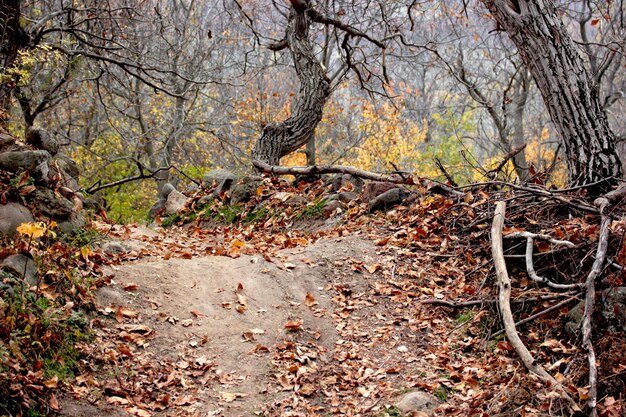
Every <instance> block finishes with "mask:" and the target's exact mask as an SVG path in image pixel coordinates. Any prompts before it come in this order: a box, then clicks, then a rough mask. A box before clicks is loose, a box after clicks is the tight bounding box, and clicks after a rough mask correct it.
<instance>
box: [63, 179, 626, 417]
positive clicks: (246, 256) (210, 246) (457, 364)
mask: <svg viewBox="0 0 626 417" xmlns="http://www.w3.org/2000/svg"><path fill="white" fill-rule="evenodd" d="M271 190H272V187H264V188H263V189H262V190H261V194H260V195H257V197H258V198H262V197H267V195H269V193H271V192H272V191H271ZM277 192H278V191H277ZM315 192H316V191H312V193H315ZM466 200H467V201H465V202H464V203H465V204H456V203H454V202H453V201H452V200H450V199H447V198H445V197H442V196H429V195H424V196H423V197H422V198H420V200H419V201H418V203H417V204H415V205H414V206H412V207H397V208H396V209H394V210H391V211H389V212H387V213H383V214H379V215H371V214H368V213H366V211H365V210H364V208H363V206H362V205H360V206H359V205H358V203H357V204H356V205H353V206H352V207H349V208H348V210H347V211H346V214H345V218H344V219H343V221H342V222H336V223H334V224H333V225H332V227H327V226H326V224H327V223H324V224H319V223H318V224H317V225H316V226H313V227H311V226H305V227H304V228H302V229H298V227H286V226H289V224H290V222H291V221H292V220H291V218H293V217H294V214H293V213H288V216H286V217H282V218H281V219H280V220H275V219H274V220H271V221H267V222H265V223H263V224H254V225H250V224H243V223H241V224H237V225H229V226H224V225H221V226H220V225H217V226H214V227H211V228H206V227H203V225H202V224H201V223H192V224H190V225H187V226H184V227H177V226H175V227H173V228H170V229H167V230H166V229H162V228H157V229H154V230H153V229H147V228H145V227H142V226H135V225H128V226H123V227H118V226H113V227H111V226H110V225H106V226H105V225H100V226H98V225H96V227H101V228H104V227H107V228H108V229H110V230H111V235H112V236H114V237H115V236H119V237H120V238H125V239H127V240H128V241H129V247H128V250H127V251H125V252H124V253H121V254H113V255H112V256H110V258H109V259H108V260H107V262H106V263H108V264H109V267H110V268H111V272H110V275H112V276H113V278H112V279H111V281H110V284H111V285H110V286H108V287H106V290H107V291H105V292H104V295H99V296H98V303H99V305H100V309H99V311H100V312H102V315H101V316H100V317H97V318H94V319H93V321H92V325H93V326H94V327H95V328H96V329H97V330H98V342H97V343H96V344H95V347H91V348H90V349H91V351H90V355H91V359H90V362H89V364H86V369H87V372H86V373H85V376H82V377H81V378H82V379H81V383H78V379H77V382H76V384H73V385H72V386H71V388H70V392H71V393H72V394H73V395H74V396H75V398H82V399H87V400H88V401H89V402H90V403H91V404H92V405H93V407H94V410H96V411H97V410H98V407H100V406H101V405H102V404H103V403H109V404H113V405H115V406H119V407H122V408H123V409H124V410H125V411H126V412H128V413H130V414H132V415H154V416H160V415H164V416H165V415H168V416H170V415H171V416H178V415H181V416H182V415H192V416H195V415H197V416H201V415H216V416H217V415H220V416H221V415H223V416H234V415H251V414H254V413H257V414H258V415H268V416H269V415H271V416H309V415H311V416H314V415H347V416H359V415H363V416H366V415H372V416H378V415H385V413H387V412H389V413H391V412H392V410H393V409H392V408H389V407H390V406H392V405H393V404H395V403H396V401H397V399H398V398H399V396H401V394H402V393H404V392H407V391H409V390H413V389H419V390H424V391H427V392H430V393H432V394H434V395H436V396H437V397H438V398H439V399H440V400H441V403H440V405H439V406H438V408H437V409H436V410H435V413H436V414H435V415H464V416H466V415H467V416H471V415H477V416H483V415H495V414H501V415H507V413H508V415H514V414H516V415H529V416H530V415H542V413H543V414H545V413H556V412H558V411H556V410H555V407H559V405H558V404H559V403H558V401H555V398H554V397H553V396H552V395H551V393H550V391H549V390H546V389H542V387H541V385H540V384H538V383H537V381H536V380H534V379H533V377H532V375H528V374H527V373H526V371H525V369H524V368H523V366H521V364H520V362H519V360H518V358H517V357H516V355H515V352H514V351H513V349H512V348H511V346H510V345H509V344H508V342H507V341H506V339H502V338H498V337H495V338H493V337H491V334H492V330H491V329H497V328H498V324H497V313H496V311H494V310H493V308H492V307H493V303H491V302H490V301H489V300H492V299H493V298H494V292H493V289H492V286H491V285H490V284H488V281H489V279H490V276H491V273H492V271H491V259H490V258H489V255H488V250H489V244H488V241H487V239H486V235H487V233H488V223H487V219H488V217H484V216H488V210H486V206H487V205H488V204H489V202H490V197H489V196H488V195H486V194H485V193H483V192H479V193H476V195H475V196H469V197H468V198H466ZM269 201H271V203H270V204H274V205H278V204H279V203H280V202H281V200H280V199H278V198H276V199H274V200H271V199H270V200H269ZM533 215H534V213H533V212H532V211H529V210H526V211H525V212H522V211H519V212H518V217H519V216H521V217H522V218H524V219H530V220H532V218H531V217H532V216H533ZM289 216H292V217H289ZM481 216H483V217H481ZM530 220H529V221H528V222H527V223H529V224H534V225H536V228H539V227H543V228H545V227H546V225H543V224H539V223H538V222H537V221H536V220H533V221H530ZM533 222H534V223H533ZM547 227H548V228H549V229H550V231H551V232H552V234H553V235H554V236H556V237H558V238H560V239H561V238H563V239H569V240H571V241H573V242H574V243H576V244H578V245H579V246H578V248H580V247H581V246H582V245H583V243H584V242H586V241H593V239H594V238H595V237H596V235H594V233H595V234H597V228H595V227H594V226H593V222H592V221H591V220H589V219H587V220H580V218H576V219H574V220H572V221H565V220H563V221H559V222H558V223H556V224H554V225H548V226H547ZM613 228H614V229H616V230H623V229H624V224H623V220H622V221H621V223H620V222H615V224H614V225H613ZM620 228H621V229H620ZM129 237H130V239H129ZM183 242H184V243H183ZM543 246H545V245H543ZM543 246H541V245H540V246H539V250H540V252H542V253H551V251H552V250H553V248H550V247H547V246H546V247H543ZM623 252H624V251H623V250H622V252H621V253H622V254H623ZM107 256H108V255H107ZM620 256H622V255H620V254H618V256H617V259H621V258H619V257H620ZM98 257H100V259H101V258H102V257H104V255H103V254H102V253H99V251H95V252H94V253H92V254H89V259H94V258H96V259H98ZM622 258H623V257H622ZM543 267H544V268H547V266H546V265H543ZM611 279H614V280H619V279H620V278H619V277H616V276H613V277H612V278H611ZM518 282H519V284H520V285H519V287H517V288H516V293H515V296H516V297H522V298H529V297H533V296H537V295H540V294H544V292H542V291H540V290H539V289H538V288H536V287H535V286H533V285H532V284H529V283H528V281H527V280H525V277H524V275H523V274H521V275H520V279H519V281H518ZM229 288H230V290H228V289H229ZM468 299H472V300H474V299H482V300H485V301H484V304H483V307H480V306H476V307H470V308H465V309H463V310H458V311H457V310H454V311H452V312H451V311H450V310H447V309H444V308H440V307H435V306H433V304H434V303H432V301H433V300H451V301H455V300H456V301H458V300H461V301H463V300H468ZM537 307H542V305H541V303H539V304H538V305H537ZM529 310H530V309H527V311H529ZM459 311H461V312H462V313H463V314H462V315H464V316H466V317H463V318H462V317H461V315H459V316H458V317H457V313H458V312H459ZM566 312H567V311H566V310H564V311H560V312H557V314H556V316H552V317H551V318H550V317H548V318H545V319H543V321H542V322H540V324H539V328H536V327H533V328H532V330H531V331H529V332H528V333H527V343H528V344H529V346H530V348H531V350H532V351H533V352H534V354H535V355H536V358H537V359H538V360H539V361H541V362H542V363H544V364H547V367H548V368H549V369H551V370H552V371H553V372H555V374H556V375H557V377H558V378H559V380H560V381H561V382H562V383H563V384H564V385H565V386H567V387H569V389H570V391H571V392H572V393H575V394H576V396H577V398H578V399H579V400H580V401H584V400H585V398H586V397H585V396H586V392H585V389H584V384H581V379H577V378H579V377H580V375H582V374H584V366H583V365H581V352H580V348H579V347H577V346H576V345H575V344H572V343H570V342H568V341H567V340H564V339H563V338H561V337H560V333H558V332H557V333H553V337H547V336H546V335H545V327H546V326H548V327H549V326H554V325H555V323H558V322H559V320H560V317H563V315H564V314H565V313H566ZM525 314H528V313H525ZM179 317H180V318H179ZM542 323H543V324H542ZM128 326H132V327H128ZM535 329H536V330H537V331H535ZM607 362H609V363H611V364H612V365H611V367H612V368H611V372H615V373H616V374H615V375H619V374H622V375H623V373H624V368H623V364H620V363H619V362H615V361H614V359H613V358H610V357H607ZM96 364H98V366H94V365H96ZM96 368H97V369H113V370H114V371H113V372H112V373H113V374H114V375H116V376H115V378H110V377H109V378H107V377H106V373H103V372H101V371H98V370H97V369H96ZM572 369H573V370H574V372H572ZM560 371H564V372H565V371H567V372H566V373H567V374H566V373H562V372H560ZM109 373H110V371H109ZM86 381H92V382H90V383H87V382H86ZM68 403H71V401H69V402H68V399H67V398H65V399H64V401H62V404H61V407H67V405H68ZM622 406H623V398H620V397H619V396H615V395H607V396H606V397H605V398H603V400H602V403H601V404H600V411H601V414H600V415H603V416H612V415H618V414H616V411H615V410H620V409H621V407H622ZM70 410H71V407H70ZM386 410H387V411H386ZM389 410H391V411H389ZM96 411H94V414H93V415H97V414H95V413H96ZM62 413H63V411H62ZM66 415H70V414H66ZM387 415H393V414H387Z"/></svg>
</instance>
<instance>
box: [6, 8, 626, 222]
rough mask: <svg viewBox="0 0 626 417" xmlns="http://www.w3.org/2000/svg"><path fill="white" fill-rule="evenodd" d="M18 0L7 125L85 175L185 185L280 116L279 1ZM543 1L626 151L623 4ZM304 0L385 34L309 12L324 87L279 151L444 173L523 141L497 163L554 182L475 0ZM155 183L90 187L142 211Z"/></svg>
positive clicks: (512, 74) (226, 160)
mask: <svg viewBox="0 0 626 417" xmlns="http://www.w3.org/2000/svg"><path fill="white" fill-rule="evenodd" d="M9 3H12V2H9ZM17 3H20V6H21V17H20V24H21V26H22V27H24V28H27V29H28V33H29V34H30V35H29V36H31V37H30V39H29V42H30V44H31V45H35V46H33V47H29V48H24V49H20V50H19V52H17V58H16V59H15V60H14V62H13V64H12V65H11V66H9V67H5V68H4V69H3V70H2V74H1V75H0V77H3V80H4V81H5V85H8V84H11V85H10V88H12V89H13V92H14V94H13V96H14V98H13V99H12V100H11V101H10V103H9V105H8V106H5V107H6V108H7V109H8V111H6V112H5V114H4V115H3V119H4V120H5V126H6V129H7V130H8V131H9V132H10V133H12V134H14V135H16V136H18V137H20V136H24V132H25V129H27V128H28V126H32V125H34V126H38V127H42V128H44V129H46V130H47V131H49V132H50V133H51V134H53V135H54V136H55V137H56V138H57V140H60V141H61V142H62V143H63V144H64V145H66V147H67V149H69V153H70V155H71V156H72V157H73V158H74V159H75V160H76V161H77V162H78V164H79V166H80V172H81V185H82V186H83V187H85V188H86V189H92V190H93V189H95V187H98V186H99V185H101V184H107V183H110V182H114V181H117V180H121V179H124V178H127V177H132V176H134V175H137V174H138V172H139V171H140V169H141V170H142V169H143V168H144V167H145V168H146V170H148V171H152V172H154V171H157V170H158V169H159V168H163V167H175V168H172V169H170V170H169V172H166V171H162V172H159V173H157V174H156V177H157V178H156V179H157V183H159V182H160V183H163V182H164V181H166V180H169V181H174V182H183V184H182V185H177V186H179V187H182V189H184V187H185V185H184V183H185V182H188V180H187V179H186V177H189V178H195V179H198V178H200V177H201V176H202V174H203V173H205V172H207V171H209V170H211V169H214V168H219V167H224V168H229V169H234V170H238V171H240V172H246V171H249V170H250V166H251V160H250V156H249V155H250V152H251V150H252V147H253V146H254V143H255V141H256V139H257V138H258V137H259V135H260V133H261V131H262V129H263V127H264V126H265V125H266V124H268V123H269V122H272V121H277V120H282V119H284V118H286V117H288V116H289V115H290V112H291V105H292V103H293V100H294V96H295V95H296V90H297V87H298V78H297V76H296V74H295V72H294V69H293V65H292V59H291V56H290V54H289V53H288V51H287V50H284V51H280V52H273V51H271V50H270V49H268V47H267V46H268V45H270V44H271V43H274V42H276V41H277V40H279V39H280V38H281V37H282V36H283V33H284V30H285V25H286V21H287V16H288V11H289V3H287V2H283V1H273V2H258V1H245V0H224V1H194V0H164V1H151V0H146V1H126V0H120V1H113V0H110V1H106V2H102V1H91V2H90V1H80V2H76V1H73V2H72V1H62V0H52V1H49V0H44V1H25V2H17ZM555 5H556V7H557V8H558V14H559V16H560V17H561V18H562V19H563V21H564V23H565V25H566V28H567V30H568V32H569V34H570V35H571V36H572V38H573V40H574V41H575V43H576V45H577V46H578V49H579V52H580V53H581V54H582V55H583V56H584V60H585V61H586V64H587V65H588V67H589V68H590V73H591V75H592V77H593V82H594V83H595V84H596V85H597V86H598V88H599V93H600V102H601V105H602V108H603V109H604V111H605V112H606V113H607V116H608V118H609V123H610V125H611V127H612V129H613V131H614V132H615V133H616V136H617V148H618V152H619V155H620V157H621V159H622V160H624V155H626V142H625V140H624V135H625V133H624V132H625V131H626V121H625V120H624V117H623V114H624V113H625V110H626V108H625V100H624V86H625V82H626V72H625V71H624V65H625V59H624V36H625V33H626V29H625V27H624V14H625V13H626V12H625V9H624V5H623V2H622V1H589V0H584V1H556V2H555ZM316 8H317V9H319V10H320V12H323V13H325V14H326V15H328V16H334V17H336V18H337V19H340V20H341V21H342V22H343V23H345V24H346V25H348V26H349V27H352V28H355V29H357V30H359V31H361V32H362V33H365V34H367V35H368V36H370V37H372V38H373V39H377V40H383V41H384V44H385V50H384V53H383V51H382V50H381V49H380V48H379V47H378V46H377V45H375V44H373V43H371V42H368V41H367V40H366V39H364V38H359V37H349V36H347V35H346V34H345V32H344V31H341V30H340V29H338V28H337V27H334V26H332V25H319V24H315V23H314V24H313V25H312V26H311V30H310V38H311V41H312V42H313V44H314V50H315V53H316V54H317V55H318V57H319V59H320V61H321V62H322V64H323V66H324V68H326V69H327V74H328V77H329V79H330V81H331V89H332V93H331V96H330V99H329V102H328V103H327V105H326V107H325V112H324V117H323V120H322V122H321V123H320V125H319V126H318V128H317V131H316V134H315V137H314V140H312V141H310V143H309V145H307V147H306V148H305V149H304V148H303V149H302V151H298V152H296V153H294V154H292V155H289V156H288V157H286V158H284V159H283V161H282V163H283V164H287V165H304V164H306V163H307V162H308V163H309V164H311V163H313V162H316V163H321V164H343V165H352V166H355V167H358V168H363V169H367V170H372V171H379V172H389V171H409V172H412V173H416V174H417V175H418V176H421V177H431V178H435V179H443V180H445V177H444V176H443V175H442V170H441V169H440V168H439V167H438V164H440V165H442V166H443V167H445V170H446V171H447V172H448V173H450V175H451V177H452V178H453V179H454V180H455V181H456V182H458V183H460V184H467V183H471V182H474V181H476V180H479V179H484V174H485V172H487V171H489V169H491V168H493V165H494V164H497V162H499V161H500V160H501V159H502V157H503V155H505V154H507V153H508V152H510V151H511V150H512V149H514V148H518V147H519V146H520V145H524V144H525V145H526V148H525V149H524V150H523V151H522V152H521V153H520V154H518V155H517V157H516V158H515V159H514V162H515V164H514V163H513V162H511V163H510V164H509V165H510V166H509V167H507V172H508V175H509V178H510V179H512V180H514V179H515V178H517V177H520V178H522V179H526V178H528V177H529V176H532V175H538V174H540V177H541V181H542V182H546V183H547V184H549V185H556V186H563V185H565V182H566V175H567V174H566V167H565V164H564V162H563V161H562V157H561V153H562V149H561V147H560V146H559V141H558V138H557V135H556V133H555V131H554V129H553V126H552V124H551V122H550V118H549V116H548V114H547V112H546V109H545V107H544V104H543V101H542V99H541V95H540V94H539V93H538V90H537V88H536V86H535V84H534V82H533V80H532V77H531V76H530V74H529V72H528V71H527V69H525V67H524V66H523V65H522V64H521V60H520V57H519V54H518V52H517V50H516V48H515V47H514V46H513V44H512V42H511V41H510V40H509V38H508V37H507V35H506V33H504V32H503V31H501V30H500V29H499V27H498V26H497V25H496V24H495V23H494V21H493V19H492V17H490V15H489V13H488V11H487V10H486V8H485V7H484V6H483V5H482V4H480V2H475V4H474V3H471V4H468V3H467V2H465V1H460V0H459V1H438V0H424V1H412V2H407V1H372V0H368V1H360V0H358V1H340V0H323V1H319V2H316ZM34 36H36V37H37V38H35V39H34V38H33V37H34ZM3 97H5V98H6V97H7V94H4V95H3ZM6 113H8V114H6ZM514 165H517V171H516V168H515V166H514ZM529 170H530V174H529ZM142 172H143V171H142ZM156 190H157V186H155V182H154V181H153V180H152V179H150V180H148V181H145V180H144V181H136V182H131V183H127V184H124V185H121V186H118V187H113V188H107V189H105V190H103V193H104V196H105V198H106V200H107V202H108V203H107V204H108V208H109V213H110V215H111V217H112V218H115V219H117V220H120V221H129V220H136V219H144V218H145V217H146V213H147V209H148V208H149V207H150V205H151V204H152V202H153V201H154V196H155V195H156Z"/></svg>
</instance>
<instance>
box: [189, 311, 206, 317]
mask: <svg viewBox="0 0 626 417" xmlns="http://www.w3.org/2000/svg"><path fill="white" fill-rule="evenodd" d="M191 314H193V315H194V316H195V317H206V314H204V313H203V312H201V311H198V310H191Z"/></svg>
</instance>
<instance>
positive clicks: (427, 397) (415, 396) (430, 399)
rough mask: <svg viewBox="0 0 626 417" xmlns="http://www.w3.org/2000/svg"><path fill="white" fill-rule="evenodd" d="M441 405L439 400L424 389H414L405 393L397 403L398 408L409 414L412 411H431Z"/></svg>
mask: <svg viewBox="0 0 626 417" xmlns="http://www.w3.org/2000/svg"><path fill="white" fill-rule="evenodd" d="M438 405H439V400H438V399H437V398H436V397H435V396H434V395H431V394H429V393H427V392H424V391H412V392H409V393H407V394H405V395H404V396H403V397H402V399H401V400H400V401H399V402H398V403H397V404H396V408H398V410H400V411H402V412H403V413H405V414H407V415H411V413H426V414H428V413H430V412H432V410H433V409H434V408H435V407H437V406H438Z"/></svg>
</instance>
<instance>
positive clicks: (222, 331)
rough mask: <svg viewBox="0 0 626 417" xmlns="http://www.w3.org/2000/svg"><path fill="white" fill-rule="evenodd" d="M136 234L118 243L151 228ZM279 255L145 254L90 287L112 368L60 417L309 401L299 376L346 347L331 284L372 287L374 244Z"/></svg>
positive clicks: (254, 408) (233, 409)
mask: <svg viewBox="0 0 626 417" xmlns="http://www.w3.org/2000/svg"><path fill="white" fill-rule="evenodd" d="M133 233H134V236H133V238H132V239H131V240H129V241H126V242H123V243H121V244H122V245H123V248H126V249H127V248H133V247H134V248H136V249H137V248H145V246H146V244H145V241H146V240H147V239H146V237H149V236H151V235H152V232H150V231H147V230H141V229H140V230H135V231H133ZM133 239H134V240H133ZM168 241H169V240H168ZM183 242H184V240H183ZM276 255H277V256H276V257H277V258H278V259H279V260H280V261H272V262H268V261H267V260H265V259H264V258H263V257H262V256H260V255H256V256H250V255H242V256H240V257H238V258H235V259H233V258H230V257H224V256H211V257H192V258H191V259H176V258H170V259H167V260H165V259H162V258H148V259H142V260H138V261H134V262H129V263H125V264H122V265H120V266H115V267H113V270H112V271H111V272H112V273H113V274H114V278H113V280H112V283H111V285H109V286H107V287H104V288H102V289H99V290H98V291H97V295H96V299H97V304H98V307H99V310H100V311H101V312H104V313H107V314H108V316H109V317H110V319H109V320H107V319H106V318H102V319H97V320H96V321H95V324H96V326H98V327H100V329H99V333H100V340H101V341H102V344H100V346H99V354H100V355H101V356H102V357H104V358H106V359H105V361H106V362H109V363H108V364H103V367H102V368H103V369H104V368H107V367H109V366H111V365H112V367H111V369H108V370H107V371H106V372H105V374H104V375H102V374H101V379H102V381H101V382H99V383H98V386H97V388H99V389H98V390H96V392H100V393H101V394H103V396H102V397H101V398H98V396H97V395H95V394H93V393H92V396H91V397H88V398H87V399H88V400H90V401H91V402H92V403H93V404H92V406H93V407H90V406H89V405H87V404H85V401H81V402H78V403H76V402H74V401H68V402H67V403H66V404H65V407H64V412H63V415H67V416H70V415H73V416H79V415H85V416H92V415H98V413H102V412H104V410H105V408H103V407H105V405H106V406H110V405H117V406H120V407H119V409H118V410H117V411H116V410H115V409H111V408H107V411H106V412H107V413H108V414H109V415H115V413H120V414H119V415H124V411H123V410H125V412H127V413H129V414H131V415H133V414H134V415H155V416H156V415H202V416H205V415H224V416H239V415H241V416H250V415H255V413H261V412H263V410H269V409H272V407H274V406H276V407H279V405H280V404H281V401H285V398H286V397H289V396H291V395H293V393H294V391H298V390H302V391H303V396H304V397H305V398H307V397H314V396H315V395H314V394H316V393H315V392H314V389H313V385H312V384H311V383H308V382H307V378H306V375H305V374H306V373H315V372H317V371H319V370H320V369H325V368H326V367H328V366H329V365H330V362H331V359H332V358H333V355H334V353H335V345H336V344H337V343H339V344H343V343H345V341H344V340H341V335H340V334H339V332H338V331H337V327H338V326H337V321H336V319H337V318H339V319H341V317H338V316H336V317H335V319H333V317H332V316H333V315H334V313H333V311H334V310H335V309H336V307H337V303H336V301H337V300H335V302H333V301H332V298H333V297H336V296H337V294H338V288H339V290H340V291H341V290H342V289H344V288H345V289H346V291H358V290H361V291H363V290H364V289H365V288H366V287H367V282H366V281H365V280H364V274H368V273H367V272H366V271H365V268H366V266H367V265H370V264H375V257H376V253H375V251H374V245H373V243H372V241H370V240H368V239H366V238H364V237H358V236H357V237H346V238H332V239H323V240H320V241H318V242H316V243H314V244H312V245H309V246H306V247H301V248H295V249H289V250H283V251H280V252H279V253H278V254H276ZM131 257H132V256H131ZM340 298H341V297H340ZM343 316H346V315H345V314H343ZM116 319H117V320H116ZM343 327H345V324H344V325H343ZM285 362H295V364H290V363H288V364H287V368H286V369H285ZM107 373H108V375H107ZM303 376H304V377H303ZM329 382H332V378H331V379H330V380H329ZM307 384H308V385H307ZM307 390H309V391H310V392H309V391H307ZM364 400H365V402H367V398H364ZM288 402H289V401H288ZM90 408H92V409H90ZM281 413H282V412H281ZM276 415H283V414H276ZM285 415H286V414H285ZM293 415H298V414H293Z"/></svg>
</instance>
